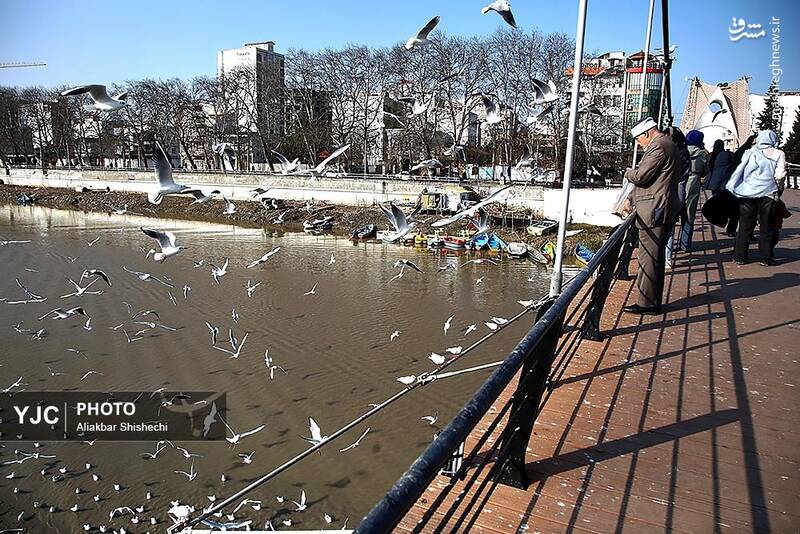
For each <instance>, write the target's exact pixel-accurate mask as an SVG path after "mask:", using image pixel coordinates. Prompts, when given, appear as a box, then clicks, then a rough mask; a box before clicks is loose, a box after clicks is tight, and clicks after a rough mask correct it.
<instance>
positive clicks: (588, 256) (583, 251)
mask: <svg viewBox="0 0 800 534" xmlns="http://www.w3.org/2000/svg"><path fill="white" fill-rule="evenodd" d="M592 256H594V252H593V251H591V250H590V249H588V248H586V247H584V246H583V245H581V244H580V243H578V244H577V245H575V259H576V260H578V264H580V265H582V266H584V267H586V266H587V265H588V264H589V262H590V261H592Z"/></svg>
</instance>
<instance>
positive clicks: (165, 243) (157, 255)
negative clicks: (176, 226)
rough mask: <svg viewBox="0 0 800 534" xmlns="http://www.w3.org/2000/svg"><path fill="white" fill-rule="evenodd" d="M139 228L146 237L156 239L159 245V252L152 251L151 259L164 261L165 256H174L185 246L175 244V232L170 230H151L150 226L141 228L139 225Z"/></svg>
mask: <svg viewBox="0 0 800 534" xmlns="http://www.w3.org/2000/svg"><path fill="white" fill-rule="evenodd" d="M139 230H141V231H142V232H144V234H145V235H146V236H147V237H152V238H153V239H155V240H156V241H158V244H159V246H160V247H161V252H154V253H153V259H154V260H155V261H158V262H161V263H164V260H166V259H167V258H169V257H171V256H174V255H175V254H177V253H178V252H180V251H181V250H184V249H185V248H186V247H184V246H183V245H176V244H175V234H173V233H172V232H167V231H163V232H162V231H160V230H153V229H152V228H142V227H139Z"/></svg>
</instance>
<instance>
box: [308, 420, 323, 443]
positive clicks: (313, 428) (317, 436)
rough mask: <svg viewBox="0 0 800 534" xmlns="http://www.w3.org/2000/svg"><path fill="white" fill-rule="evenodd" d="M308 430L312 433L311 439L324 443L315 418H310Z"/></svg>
mask: <svg viewBox="0 0 800 534" xmlns="http://www.w3.org/2000/svg"><path fill="white" fill-rule="evenodd" d="M308 430H309V432H311V439H313V440H314V441H322V430H321V429H320V428H319V425H318V424H317V422H316V421H314V418H313V417H309V418H308Z"/></svg>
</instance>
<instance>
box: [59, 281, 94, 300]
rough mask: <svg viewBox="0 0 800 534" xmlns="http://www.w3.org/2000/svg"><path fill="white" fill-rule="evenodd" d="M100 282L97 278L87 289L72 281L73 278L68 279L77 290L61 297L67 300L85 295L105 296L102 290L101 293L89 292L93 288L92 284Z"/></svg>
mask: <svg viewBox="0 0 800 534" xmlns="http://www.w3.org/2000/svg"><path fill="white" fill-rule="evenodd" d="M98 280H99V278H95V279H94V280H92V281H91V282H89V283H88V284H87V285H86V286H85V287H81V286H80V285H78V284H76V283H75V281H74V280H72V279H71V278H67V281H68V282H69V283H70V284H72V286H73V287H74V288H75V291H73V292H72V293H67V294H66V295H61V298H62V299H66V298H69V297H82V296H83V295H102V294H103V290H102V289H101V290H99V291H87V289H89V288H90V287H92V284H94V283H95V282H97V281H98Z"/></svg>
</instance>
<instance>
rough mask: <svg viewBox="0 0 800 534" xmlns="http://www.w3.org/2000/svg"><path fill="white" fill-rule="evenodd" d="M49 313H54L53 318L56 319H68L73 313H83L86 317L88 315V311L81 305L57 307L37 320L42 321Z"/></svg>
mask: <svg viewBox="0 0 800 534" xmlns="http://www.w3.org/2000/svg"><path fill="white" fill-rule="evenodd" d="M49 315H52V316H53V317H52V319H55V320H61V319H68V318H70V317H72V316H73V315H83V316H84V317H87V315H86V311H85V310H84V309H83V308H81V307H77V308H70V309H68V310H65V309H63V308H55V309H52V310H50V311H49V312H47V313H45V314H44V315H42V316H41V317H39V319H37V320H38V321H41V320H42V319H44V318H45V317H47V316H49Z"/></svg>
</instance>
